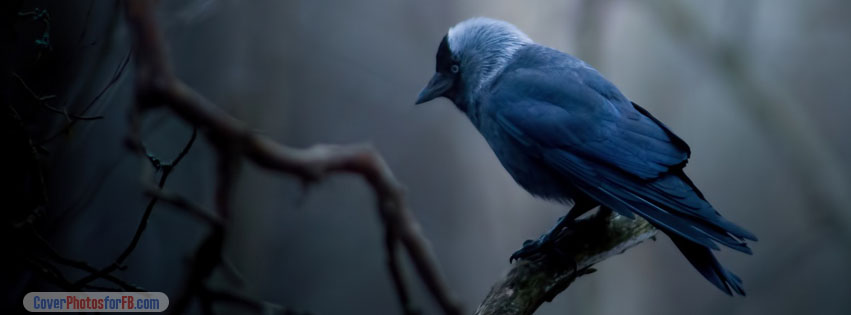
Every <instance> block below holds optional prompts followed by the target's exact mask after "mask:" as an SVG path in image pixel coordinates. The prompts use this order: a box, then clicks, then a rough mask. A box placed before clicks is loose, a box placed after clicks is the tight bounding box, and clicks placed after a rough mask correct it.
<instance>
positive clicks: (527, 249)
mask: <svg viewBox="0 0 851 315" xmlns="http://www.w3.org/2000/svg"><path fill="white" fill-rule="evenodd" d="M572 226H573V220H565V218H564V217H561V218H559V222H558V224H556V226H554V227H553V228H552V229H551V230H550V231H549V232H547V233H546V234H544V235H541V237H539V238H538V239H537V240H526V241H525V242H523V247H522V248H520V249H519V250H517V251H515V252H514V253H513V254H511V257H509V258H508V261H509V262H511V263H513V262H514V261H515V260H519V259H526V260H537V259H539V258H544V257H548V258H556V259H559V260H561V259H566V258H571V256H570V253H569V250H567V249H566V248H563V247H565V246H564V245H565V244H562V243H563V242H562V241H561V240H562V239H563V238H564V237H565V236H566V235H567V234H570V229H571V227H572Z"/></svg>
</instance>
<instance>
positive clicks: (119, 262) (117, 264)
mask: <svg viewBox="0 0 851 315" xmlns="http://www.w3.org/2000/svg"><path fill="white" fill-rule="evenodd" d="M197 135H198V129H197V128H194V129H192V136H191V137H190V138H189V141H188V142H187V143H186V145H185V146H184V147H183V150H181V151H180V153H179V154H178V155H177V157H176V158H175V159H174V161H172V162H171V163H162V162H161V161H160V160H159V159H158V158H157V157H156V156H155V155H153V154H151V153H150V152H148V153H147V155H148V159H149V160H150V161H151V164H154V167H156V168H157V169H162V171H163V173H162V176H161V177H160V181H159V183H158V184H157V188H158V189H159V190H161V189H163V186H165V183H166V180H168V176H169V175H171V171H172V170H174V168H175V167H176V166H177V165H178V164H179V163H180V161H181V160H183V157H185V156H186V155H187V154H188V153H189V149H191V148H192V144H194V143H195V138H196V137H197ZM159 200H160V199H159V198H158V195H153V196H152V197H151V200H150V201H149V202H148V206H147V207H146V208H145V212H144V213H143V214H142V219H141V220H140V221H139V225H138V227H137V228H136V233H135V234H134V235H133V239H131V240H130V243H129V244H127V247H126V248H125V249H124V251H123V252H121V254H120V255H118V258H116V259H115V261H114V262H113V263H112V264H110V265H109V266H106V267H104V268H102V269H100V270H98V272H95V273H92V274H90V275H88V276H86V277H84V278H82V279H80V280H78V281H77V282H75V283H74V285H75V286H76V287H80V286H83V285H86V284H88V283H89V282H92V281H94V280H95V279H98V278H100V277H103V276H104V275H106V274H109V273H111V272H113V271H115V270H116V269H123V266H124V261H125V260H127V257H129V256H130V254H131V253H133V250H135V249H136V246H137V245H138V244H139V241H140V240H141V239H142V233H144V232H145V228H147V226H148V220H149V219H150V217H151V213H153V211H154V206H156V204H157V201H159Z"/></svg>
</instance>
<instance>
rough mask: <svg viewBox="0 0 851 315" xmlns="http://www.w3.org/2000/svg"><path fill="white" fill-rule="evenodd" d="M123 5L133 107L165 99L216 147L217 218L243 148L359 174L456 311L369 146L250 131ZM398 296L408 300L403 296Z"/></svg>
mask: <svg viewBox="0 0 851 315" xmlns="http://www.w3.org/2000/svg"><path fill="white" fill-rule="evenodd" d="M126 7H127V19H128V22H129V24H130V26H131V30H132V33H133V35H134V37H135V45H136V48H137V49H138V54H137V55H136V56H137V58H136V74H137V77H136V87H137V107H138V110H139V111H142V110H145V109H148V108H152V107H157V106H165V107H167V108H169V109H171V110H172V111H174V113H176V114H177V115H178V116H180V118H182V119H183V120H185V121H187V122H189V123H191V124H193V125H195V126H198V127H199V128H200V129H201V130H203V131H204V132H205V134H206V136H207V137H208V138H209V139H210V142H211V143H212V144H213V145H214V146H216V147H217V149H218V150H219V151H218V152H219V154H220V157H219V158H220V176H219V184H218V185H219V186H218V192H219V195H220V196H218V200H217V205H218V208H219V212H220V215H222V217H223V218H227V216H228V211H227V210H224V209H227V201H228V200H227V196H229V194H227V192H228V191H229V187H230V186H229V185H232V183H231V180H230V179H232V176H233V173H232V172H233V169H232V168H233V167H234V164H233V163H235V162H234V161H235V160H234V159H235V158H236V157H238V156H244V157H245V158H247V159H248V160H249V161H251V162H253V163H255V164H257V165H259V166H261V167H264V168H267V169H269V170H274V171H278V172H282V173H286V174H291V175H295V176H297V177H298V178H300V179H301V180H302V181H304V182H314V181H318V180H321V179H323V178H324V177H325V176H327V175H329V174H334V173H351V174H355V175H359V176H361V177H362V178H364V180H366V181H367V183H369V185H370V186H371V187H372V188H373V190H374V191H375V194H376V197H377V200H378V211H379V214H380V217H381V218H382V223H383V224H384V225H385V227H386V229H387V231H388V233H386V235H385V236H386V237H387V238H388V240H387V242H400V243H401V244H402V246H403V247H404V248H405V249H406V251H407V253H408V255H409V256H410V258H411V260H412V261H413V262H414V265H415V267H416V270H417V272H418V274H419V276H420V278H421V279H422V280H423V282H425V284H426V287H427V288H428V290H429V292H430V293H431V295H432V296H433V297H434V298H435V299H436V300H437V302H438V304H439V305H440V307H441V308H442V309H443V311H444V312H445V313H446V314H461V308H460V306H459V304H458V303H457V302H456V301H455V299H454V297H452V295H451V294H450V293H449V289H448V288H447V286H446V282H445V280H444V279H443V277H442V276H441V275H440V273H439V271H438V269H437V265H436V263H435V260H434V258H433V257H432V254H431V251H430V248H429V244H428V241H427V240H426V239H425V237H423V235H422V233H421V232H420V229H419V225H418V224H417V223H416V221H415V219H414V218H413V215H412V214H411V213H410V210H409V209H408V208H407V206H406V205H405V203H404V198H403V190H402V188H401V185H399V184H398V182H397V181H396V179H395V177H394V176H393V174H392V172H391V171H390V169H389V168H388V167H387V164H386V163H385V162H384V160H383V159H382V158H381V156H380V155H379V154H378V153H376V152H375V150H374V149H372V148H371V147H368V146H334V145H317V146H314V147H312V148H309V149H304V150H300V149H293V148H288V147H285V146H282V145H280V144H278V143H276V142H275V141H272V140H270V139H268V138H266V137H264V136H261V135H258V134H256V133H253V132H251V131H250V130H249V129H248V128H246V127H245V126H244V125H243V124H242V122H240V121H239V120H237V119H235V118H233V117H231V116H230V115H228V114H226V113H225V112H224V111H223V110H221V109H220V108H219V107H217V106H216V105H215V104H213V103H212V102H210V101H209V100H207V99H206V98H204V97H203V96H201V95H200V94H198V93H196V92H195V91H193V90H192V89H191V88H189V87H187V86H186V85H185V84H184V83H183V82H181V81H180V80H179V79H178V78H177V77H175V76H174V75H173V73H172V70H171V65H170V64H169V61H168V57H167V56H166V53H165V51H166V49H165V47H164V41H163V38H162V33H161V32H160V30H159V29H158V27H157V23H156V20H155V18H154V15H153V12H152V7H151V2H150V1H143V0H137V1H129V2H127V3H126ZM131 123H132V122H131ZM131 136H132V135H131ZM132 142H133V141H132V140H131V145H132ZM221 195H224V196H221ZM388 249H389V250H390V251H391V252H390V253H388V254H390V255H392V254H393V253H392V251H393V250H392V249H393V247H392V246H390V247H388ZM394 259H395V258H390V262H391V263H389V264H388V266H389V267H390V268H391V275H395V274H399V275H401V272H400V271H399V270H398V264H396V263H393V261H394ZM399 279H400V278H399ZM397 280H398V279H397V278H396V277H395V276H394V281H396V283H401V282H399V281H397ZM406 296H407V294H406V293H404V292H403V293H401V294H400V297H406ZM403 304H407V301H406V300H404V299H403ZM406 309H407V306H406Z"/></svg>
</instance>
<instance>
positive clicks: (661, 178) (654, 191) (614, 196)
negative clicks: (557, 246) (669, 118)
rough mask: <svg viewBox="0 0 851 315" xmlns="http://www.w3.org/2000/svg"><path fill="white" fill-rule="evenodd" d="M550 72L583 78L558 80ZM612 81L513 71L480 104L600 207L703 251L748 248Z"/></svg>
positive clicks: (681, 152) (676, 142)
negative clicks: (650, 225) (635, 218)
mask: <svg viewBox="0 0 851 315" xmlns="http://www.w3.org/2000/svg"><path fill="white" fill-rule="evenodd" d="M595 72H596V71H595ZM592 74H593V73H592ZM553 76H555V77H556V78H558V77H562V78H564V77H568V79H570V78H571V77H572V78H580V79H582V80H578V81H574V82H571V83H572V84H558V83H557V81H556V80H552V77H553ZM542 77H543V78H542ZM547 77H548V78H547ZM589 78H590V79H589ZM595 80H597V81H595ZM553 82H556V83H553ZM602 84H608V85H609V86H608V87H607V86H605V85H602ZM595 85H597V86H595ZM610 85H611V84H610V83H608V81H605V79H602V78H601V77H599V75H598V74H597V76H593V75H589V74H585V75H584V79H583V76H582V75H580V76H577V75H574V74H570V73H568V75H566V76H564V75H560V73H556V74H553V73H552V72H549V73H547V72H544V73H543V74H542V73H541V71H536V70H534V69H532V70H529V71H514V72H512V73H509V74H508V75H507V76H505V77H503V78H502V79H501V81H500V82H499V83H498V84H497V85H495V86H494V88H493V89H492V90H491V91H492V92H493V94H492V95H491V96H492V97H488V98H487V99H485V100H484V102H485V104H482V106H484V108H485V114H486V115H489V116H491V117H490V118H491V119H493V120H494V121H495V122H496V123H497V125H498V126H499V127H500V128H501V129H502V130H503V131H504V132H505V133H506V134H508V135H510V137H511V138H513V139H514V140H515V141H517V143H519V144H520V145H521V146H523V148H522V149H523V152H525V153H526V154H530V155H532V156H533V157H534V158H537V159H539V160H540V161H542V162H543V163H545V164H547V165H548V166H550V167H552V168H553V169H555V170H557V171H559V172H561V173H562V174H563V175H564V176H566V177H567V178H568V179H569V180H570V181H571V182H573V183H574V185H575V186H577V188H579V189H580V190H582V191H583V192H584V193H586V194H588V195H589V196H591V197H593V198H594V199H596V200H597V201H599V202H600V203H602V204H603V205H605V206H608V207H609V208H612V209H613V210H615V211H617V212H618V213H620V214H622V215H626V216H629V217H632V213H636V214H638V215H640V216H642V217H644V218H645V219H647V220H648V221H650V222H651V223H653V224H654V225H656V226H658V227H661V228H663V229H666V230H668V231H672V232H674V233H676V234H679V235H681V236H683V237H685V238H687V239H689V240H691V241H693V242H695V243H698V244H701V245H703V246H705V247H708V248H718V247H717V245H715V244H714V243H713V241H716V242H720V243H722V244H724V245H727V246H729V247H731V248H734V249H737V250H740V251H743V252H750V249H748V248H747V245H746V244H744V243H743V242H741V240H742V239H744V238H747V239H754V240H755V236H753V234H751V233H749V232H747V231H746V230H744V229H742V228H741V227H738V226H736V225H735V224H733V223H731V222H729V221H727V220H726V219H724V218H723V217H721V216H720V215H719V214H718V212H717V211H715V209H714V208H712V206H711V205H710V204H709V203H708V202H706V200H704V198H703V196H702V194H701V193H700V192H699V191H698V189H697V188H696V187H695V186H694V185H693V184H692V183H691V181H690V180H689V179H688V177H686V176H685V174H684V173H683V171H682V166H683V165H684V164H685V162H686V161H687V160H688V157H689V148H688V146H687V145H686V144H685V142H683V141H682V140H681V139H680V138H678V137H676V136H675V135H673V133H671V132H670V131H669V130H668V129H667V128H666V127H665V126H664V125H663V124H661V123H660V122H659V121H658V120H656V119H655V118H653V117H652V116H650V115H649V113H647V111H645V110H643V109H642V108H640V107H638V106H637V105H634V104H632V103H630V102H629V101H626V100H619V99H617V97H614V99H613V97H611V96H612V95H614V96H618V95H619V94H620V93H619V92H617V91H616V89H614V87H612V86H610ZM601 88H609V89H614V91H610V90H605V91H602V92H601ZM607 93H608V94H609V95H608V96H607V95H606V94H607ZM621 97H622V96H621ZM728 232H729V233H730V234H732V235H733V236H735V237H736V238H738V239H736V238H733V237H731V236H730V235H728Z"/></svg>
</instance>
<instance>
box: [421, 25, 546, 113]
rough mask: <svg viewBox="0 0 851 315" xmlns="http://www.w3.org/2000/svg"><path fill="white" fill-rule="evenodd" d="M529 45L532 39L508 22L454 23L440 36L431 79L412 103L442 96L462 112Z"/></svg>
mask: <svg viewBox="0 0 851 315" xmlns="http://www.w3.org/2000/svg"><path fill="white" fill-rule="evenodd" d="M529 43H532V40H531V39H529V37H528V36H526V34H524V33H523V32H521V31H520V30H519V29H517V27H515V26H514V25H511V24H510V23H508V22H504V21H499V20H494V19H489V18H481V17H480V18H472V19H469V20H466V21H463V22H461V23H458V24H457V25H455V26H453V27H452V28H450V29H449V32H447V33H446V35H445V36H443V40H442V41H441V42H440V46H439V47H438V48H437V65H436V66H435V73H434V76H433V77H432V78H431V81H429V82H428V85H426V87H425V88H423V90H422V91H421V92H420V95H419V96H418V97H417V101H416V103H417V104H421V103H425V102H428V101H430V100H433V99H435V98H438V97H441V96H442V97H446V98H448V99H450V100H452V102H453V103H455V105H456V106H458V108H459V109H461V110H462V111H466V104H467V103H468V102H469V101H470V100H472V98H473V96H474V95H475V93H476V92H477V91H478V89H479V88H480V87H481V86H483V85H484V84H485V83H487V82H489V81H490V80H491V79H493V76H494V75H495V74H497V73H498V72H499V71H500V70H501V69H502V68H503V67H505V65H506V63H508V61H509V60H510V59H511V57H512V56H513V55H514V52H516V51H517V50H518V49H520V48H522V47H523V46H525V45H527V44H529Z"/></svg>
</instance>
